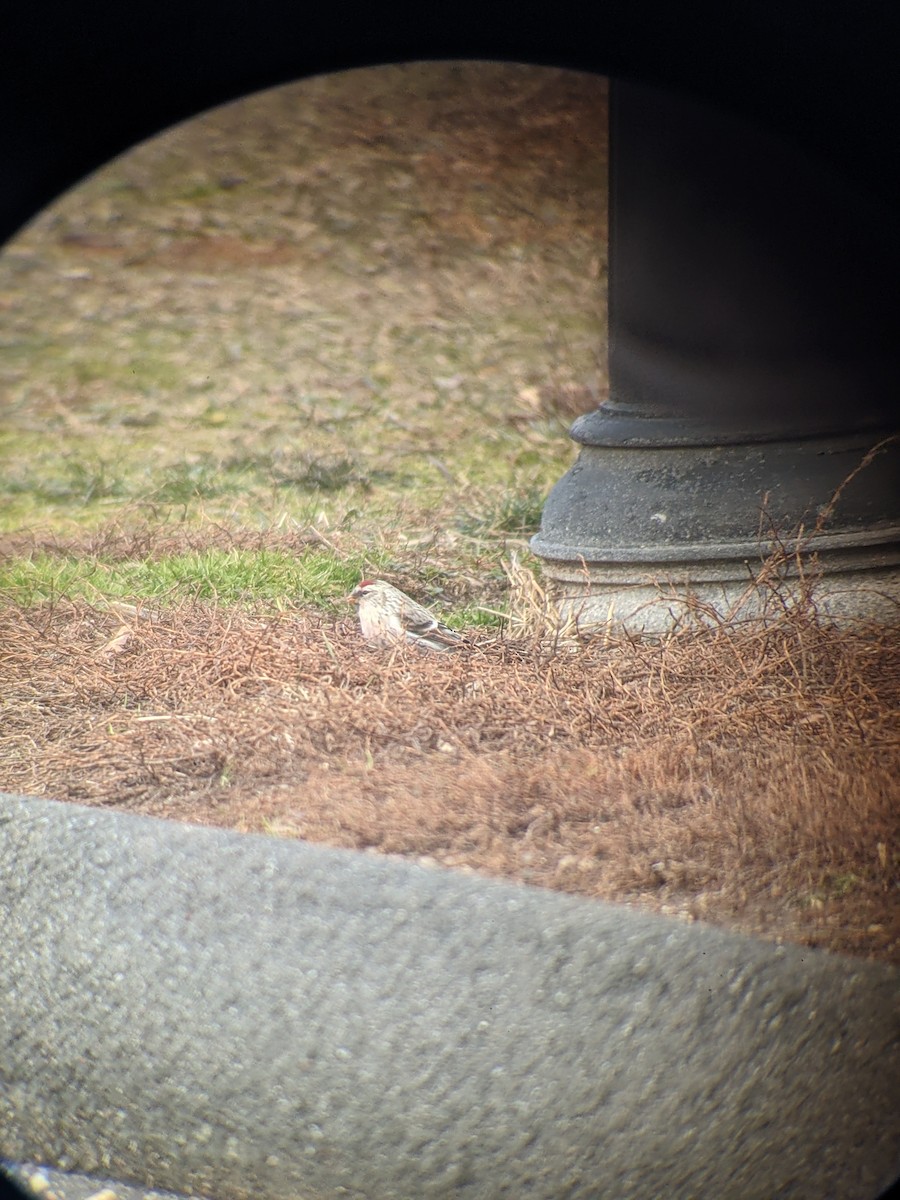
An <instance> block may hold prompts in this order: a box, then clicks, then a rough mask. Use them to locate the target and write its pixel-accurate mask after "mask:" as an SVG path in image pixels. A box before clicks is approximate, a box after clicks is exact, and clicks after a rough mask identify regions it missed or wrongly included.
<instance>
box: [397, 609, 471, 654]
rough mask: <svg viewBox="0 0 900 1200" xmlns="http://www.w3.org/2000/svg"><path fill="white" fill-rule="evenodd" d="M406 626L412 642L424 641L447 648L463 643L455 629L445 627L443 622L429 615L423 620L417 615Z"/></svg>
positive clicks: (407, 634)
mask: <svg viewBox="0 0 900 1200" xmlns="http://www.w3.org/2000/svg"><path fill="white" fill-rule="evenodd" d="M405 625H406V636H407V637H408V638H409V639H410V640H411V641H416V640H422V641H429V642H435V643H437V644H438V645H446V646H453V645H456V643H457V642H461V641H462V636H461V635H460V634H458V633H457V632H456V630H455V629H451V628H450V626H449V625H445V624H444V623H443V621H439V620H438V619H437V617H432V616H431V615H430V614H428V613H426V614H425V615H424V616H423V617H421V618H420V617H419V616H418V614H416V616H414V617H412V618H410V619H409V620H407V621H406V622H405Z"/></svg>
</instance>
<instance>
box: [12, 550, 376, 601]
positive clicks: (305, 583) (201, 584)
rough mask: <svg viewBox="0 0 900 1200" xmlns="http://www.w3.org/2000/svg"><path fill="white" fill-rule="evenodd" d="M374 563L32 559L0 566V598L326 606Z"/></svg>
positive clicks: (259, 557)
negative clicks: (190, 600)
mask: <svg viewBox="0 0 900 1200" xmlns="http://www.w3.org/2000/svg"><path fill="white" fill-rule="evenodd" d="M374 565H377V556H376V557H375V560H374V561H373V557H372V556H371V555H366V556H363V555H361V554H357V555H347V556H343V557H339V556H337V555H335V554H334V553H332V552H331V551H329V550H309V551H307V552H306V553H305V554H302V555H294V554H289V553H286V552H284V551H278V550H204V551H200V552H195V553H187V554H178V555H171V556H168V557H162V558H160V559H159V560H156V561H136V560H126V561H124V562H114V563H113V562H104V561H102V560H99V559H73V558H59V557H55V556H51V555H36V556H34V557H33V558H29V559H24V558H14V559H10V560H7V561H6V562H3V563H0V595H3V596H7V597H9V598H11V599H13V600H14V601H15V602H16V603H18V604H21V605H32V604H36V603H39V602H41V601H47V600H58V599H60V598H62V597H67V598H69V599H76V598H81V599H86V600H88V601H90V602H92V603H96V602H97V601H98V600H113V599H115V600H130V601H134V600H138V599H148V598H153V599H155V600H159V601H164V602H169V603H174V602H177V601H179V600H184V599H200V600H214V601H217V602H222V603H225V604H258V603H260V602H267V603H270V604H274V605H276V606H277V607H283V606H288V607H289V606H290V605H291V604H293V603H296V604H308V605H312V606H314V607H318V608H323V609H326V610H327V609H331V608H333V607H334V606H335V605H336V604H337V602H338V601H339V600H340V599H341V598H342V597H343V596H345V595H346V594H347V593H348V592H349V591H350V589H351V588H352V587H353V586H354V585H355V584H356V583H357V582H358V580H359V578H360V575H362V574H365V573H366V572H367V571H371V570H372V569H373V566H374Z"/></svg>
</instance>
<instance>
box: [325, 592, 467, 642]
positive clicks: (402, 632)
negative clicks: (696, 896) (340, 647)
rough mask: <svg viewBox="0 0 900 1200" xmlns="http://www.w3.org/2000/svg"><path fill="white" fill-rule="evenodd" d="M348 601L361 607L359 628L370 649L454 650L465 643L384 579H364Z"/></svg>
mask: <svg viewBox="0 0 900 1200" xmlns="http://www.w3.org/2000/svg"><path fill="white" fill-rule="evenodd" d="M347 599H348V600H349V601H351V602H352V603H353V604H356V605H358V607H359V626H360V629H361V630H362V635H363V637H364V638H365V639H366V641H367V642H368V643H369V645H370V646H380V647H382V648H385V647H388V646H395V645H397V644H398V643H401V642H407V643H411V644H412V645H414V646H416V647H417V648H418V649H420V650H455V649H456V648H457V647H458V646H459V645H460V644H461V643H462V640H463V639H462V637H461V635H460V634H458V633H457V632H456V630H454V629H450V628H449V627H448V626H447V625H445V624H444V623H443V622H442V621H439V620H438V619H437V617H436V616H434V615H433V613H430V612H429V611H428V609H427V608H423V607H422V605H421V604H417V603H416V601H415V600H413V599H412V597H411V596H407V595H406V593H405V592H401V591H400V589H399V588H395V587H393V586H392V585H391V584H390V583H386V582H385V581H384V580H383V579H364V580H363V581H362V582H361V583H360V584H358V585H357V586H356V587H355V588H354V589H353V591H352V592H351V593H350V595H349V596H348V597H347Z"/></svg>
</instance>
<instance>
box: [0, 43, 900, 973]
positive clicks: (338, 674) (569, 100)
mask: <svg viewBox="0 0 900 1200" xmlns="http://www.w3.org/2000/svg"><path fill="white" fill-rule="evenodd" d="M385 80H387V82H385ZM391 81H393V82H391ZM413 87H414V88H415V89H417V90H415V94H414V95H413V94H412V92H411V91H410V89H412V88H413ZM310 88H311V91H310V92H309V96H310V97H311V98H312V99H311V101H310V105H309V107H308V113H307V116H306V117H305V118H304V119H303V120H300V121H299V124H298V112H300V113H301V115H302V112H304V111H306V110H302V109H301V108H298V105H297V101H296V94H295V93H293V92H291V91H290V89H286V90H285V91H284V92H280V93H272V94H270V96H269V97H268V98H266V97H263V98H259V97H258V98H255V99H254V101H253V103H252V105H251V106H250V107H249V108H247V109H243V110H241V109H239V108H232V109H228V110H221V112H219V113H217V114H211V115H210V116H209V117H207V118H205V120H204V122H201V123H197V124H195V125H187V126H184V127H182V128H181V129H180V130H178V131H175V133H174V134H173V135H172V138H171V140H170V141H168V142H166V143H165V144H163V143H156V144H150V145H148V146H146V147H143V148H141V149H140V150H139V151H138V152H136V154H135V156H134V157H133V158H130V159H128V160H123V162H122V163H121V164H119V165H118V166H115V167H113V168H110V169H109V171H107V172H106V173H104V174H101V176H99V177H97V179H96V180H94V181H93V182H92V183H90V184H89V185H86V190H85V192H84V195H83V197H82V198H81V199H79V197H78V196H77V195H76V194H73V195H72V196H69V197H67V198H65V200H64V201H63V202H62V203H61V205H60V206H59V207H58V208H57V209H56V210H54V211H53V212H50V213H48V214H45V215H44V216H43V217H41V218H40V219H39V221H38V222H37V223H36V224H35V226H34V228H33V229H32V230H30V231H27V233H26V235H25V236H24V238H23V239H21V240H20V241H19V242H18V243H17V244H15V245H14V246H12V247H11V248H10V252H9V254H8V255H7V256H6V258H5V260H4V261H3V262H0V309H3V310H4V317H5V318H6V319H8V323H7V326H6V328H7V334H6V342H5V351H6V352H7V356H6V360H5V365H4V366H3V367H2V368H0V380H2V383H3V386H4V399H5V409H4V415H5V417H6V418H7V420H6V427H5V431H4V439H3V440H2V442H0V450H2V451H3V453H4V454H5V455H6V460H5V468H4V469H5V480H6V482H5V483H3V482H2V481H0V491H2V489H3V488H4V487H5V488H6V489H7V492H8V494H7V495H6V496H5V500H6V501H7V502H8V504H9V505H10V506H11V507H10V511H14V512H15V513H16V514H18V515H17V516H16V517H15V520H14V521H13V520H10V521H7V522H6V524H5V525H4V529H5V533H4V534H3V537H2V544H0V559H4V560H6V561H7V562H14V561H20V560H21V561H26V562H27V561H28V560H29V559H30V558H31V557H37V556H38V555H49V556H50V557H51V558H52V559H54V561H59V563H60V564H63V563H66V562H86V561H97V562H103V563H108V564H109V563H111V564H116V563H121V562H146V561H151V560H152V561H161V560H164V559H165V558H166V556H170V555H173V554H177V553H179V552H183V551H185V550H186V549H197V548H203V547H209V546H219V547H226V548H227V547H231V546H240V547H246V548H249V549H260V550H264V549H271V548H279V549H286V550H287V551H289V552H290V553H292V554H294V555H296V559H297V562H298V564H300V565H302V563H303V560H304V556H305V555H307V554H308V553H309V552H310V547H311V546H314V547H315V548H316V550H317V551H319V552H321V550H322V547H323V545H324V546H326V547H328V548H329V550H330V552H332V551H333V553H334V554H335V555H336V556H337V557H339V558H340V557H341V556H342V555H346V554H349V553H350V552H351V551H352V552H353V553H354V554H362V553H368V552H370V551H371V550H372V548H373V547H374V548H376V549H378V550H379V552H380V553H381V554H382V557H383V558H385V557H387V558H389V560H390V562H391V564H392V569H391V570H390V571H388V574H389V576H390V578H391V579H392V581H393V582H396V583H398V584H399V585H400V586H402V587H404V588H405V589H406V590H408V591H412V592H414V593H415V594H416V595H417V598H419V599H421V600H423V601H426V602H428V603H431V602H432V601H433V600H434V598H435V589H434V587H432V585H435V586H436V585H438V584H439V585H440V586H439V588H437V592H439V594H440V596H441V598H442V602H443V605H444V606H445V608H453V607H462V606H466V605H470V606H474V605H478V604H482V605H484V604H487V605H492V606H497V605H499V604H501V603H503V602H504V600H505V599H507V598H508V597H507V595H506V593H507V591H508V587H507V581H506V580H505V578H504V576H503V573H502V571H500V569H499V566H498V564H499V563H500V561H501V558H502V557H503V556H504V555H506V554H507V553H508V551H509V548H510V546H517V547H518V548H519V550H520V551H521V550H522V547H523V546H524V545H525V544H526V543H525V542H524V534H527V532H528V530H527V528H520V527H519V526H518V525H515V524H514V523H512V521H511V518H510V512H509V509H508V508H504V507H503V505H504V504H505V501H506V498H508V497H510V496H512V497H519V496H522V495H526V494H528V491H529V489H535V488H537V489H544V490H545V489H546V487H547V486H549V483H550V482H552V481H553V480H554V479H555V478H558V477H559V475H560V474H561V473H562V471H563V470H564V469H565V465H566V463H567V461H569V459H570V456H571V452H572V451H571V445H570V444H569V443H567V442H566V441H565V437H564V433H563V431H564V428H565V423H566V421H567V420H568V419H569V418H570V417H571V416H574V415H575V414H577V413H578V412H579V411H584V410H586V409H588V408H591V407H593V406H594V405H595V404H596V402H597V400H598V398H600V397H601V396H602V391H603V385H604V381H605V366H604V360H603V354H602V352H601V351H600V344H601V342H602V332H603V330H602V325H603V320H604V319H605V308H604V304H605V298H604V297H603V278H604V273H605V262H604V261H603V258H602V254H601V255H599V256H598V253H597V252H598V248H602V246H603V241H604V237H605V214H604V213H602V212H600V211H599V209H598V207H597V204H596V198H597V195H598V194H599V193H600V192H601V191H602V190H603V189H604V188H605V157H604V155H605V141H604V137H605V123H604V121H605V118H604V113H603V110H602V104H601V102H605V90H604V85H603V82H602V81H598V80H593V81H588V83H587V84H586V83H585V81H584V80H583V79H582V80H580V81H579V80H578V79H573V78H571V77H569V76H567V74H566V73H564V72H550V73H545V74H542V73H538V75H537V76H535V75H533V74H527V73H522V72H521V70H520V69H514V68H504V70H503V72H501V73H500V74H494V75H492V76H491V75H489V74H488V75H480V74H478V72H474V73H473V69H472V67H471V66H470V67H467V68H459V67H449V66H445V67H442V68H440V69H438V68H437V67H435V68H434V73H433V75H432V74H429V72H428V71H424V70H423V69H422V68H409V69H397V71H395V73H394V74H392V75H389V76H385V77H383V78H380V79H376V78H375V77H374V76H371V77H370V76H368V75H367V77H366V79H363V80H361V81H359V82H358V86H357V92H356V94H355V95H354V97H351V99H349V100H348V99H347V97H346V96H345V95H344V94H343V93H342V92H341V90H340V87H339V85H338V84H337V83H336V82H335V81H334V80H328V79H325V80H319V81H312V83H311V84H310ZM398 88H399V91H398ZM404 89H405V91H404ZM292 97H293V98H292ZM398 97H399V99H398ZM404 97H405V99H404ZM404 118H407V119H406V120H404ZM410 130H412V132H410ZM411 137H412V139H413V143H414V145H413V152H411V151H410V141H409V139H410V138H411ZM336 164H338V165H336ZM326 193H327V195H326ZM323 197H324V198H323ZM585 314H587V316H585ZM303 439H305V440H303ZM301 440H302V441H303V453H302V455H300V453H299V451H298V450H297V446H298V443H299V442H300V441H301ZM60 444H65V446H66V450H65V453H64V455H61V454H60V452H59V450H58V449H57V447H58V446H59V445H60ZM560 447H562V448H561V449H560ZM114 451H115V452H116V453H117V454H118V455H119V457H118V458H114V457H113V452H114ZM292 456H293V457H292ZM454 456H455V457H454ZM567 456H568V457H567ZM335 463H337V464H338V466H339V467H341V470H340V471H338V470H337V469H336V468H335V467H334V464H335ZM323 464H325V465H323ZM329 464H330V465H329ZM344 467H346V470H344ZM301 468H302V469H301ZM312 468H315V470H313V469H312ZM326 468H327V469H326ZM329 472H330V474H329ZM298 480H299V481H300V482H299V483H298V482H297V481H298ZM476 506H480V507H478V508H477V511H476ZM397 513H400V514H401V517H402V519H396V518H395V517H392V516H391V514H397ZM173 514H174V515H173ZM310 514H312V516H311V515H310ZM322 514H324V516H323V515H322ZM513 515H515V514H513ZM516 520H518V517H516ZM310 521H312V522H314V523H315V522H318V524H316V525H315V529H313V528H312V526H311V525H310V524H309V522H310ZM392 521H393V522H394V523H393V524H392ZM511 529H512V530H514V535H513V534H511V533H510V530H511ZM423 580H428V581H429V588H428V590H427V591H423V590H421V588H422V585H423ZM417 588H419V589H420V590H419V591H417ZM279 609H280V611H279ZM468 637H469V645H468V646H467V647H466V648H465V649H463V650H462V651H460V652H459V653H458V654H454V655H443V656H433V657H428V656H424V655H418V654H416V653H415V652H414V651H408V652H397V653H396V654H393V655H392V654H388V653H385V652H376V651H372V650H369V649H368V648H366V647H365V646H364V644H363V643H362V641H361V639H360V636H359V632H358V629H357V627H356V624H355V622H354V620H353V617H352V615H351V613H350V612H349V610H348V611H347V612H346V613H345V612H344V611H343V610H342V611H341V612H339V613H337V614H336V613H335V612H334V610H333V609H332V608H330V607H329V604H328V603H325V602H324V601H323V603H321V604H315V605H314V604H306V605H303V604H299V603H297V602H296V600H295V599H294V598H292V597H291V596H290V595H286V596H285V597H284V602H283V603H282V604H281V605H279V606H275V607H274V608H273V606H272V605H271V604H269V605H266V604H263V603H261V602H260V603H256V604H253V603H249V604H243V605H241V606H235V605H228V604H225V603H215V602H206V601H201V600H199V599H196V598H194V599H183V600H179V601H178V602H176V603H174V604H172V603H168V604H165V603H162V604H160V605H159V606H158V607H157V603H156V602H155V601H151V600H150V599H149V598H148V597H142V596H141V595H140V594H134V595H128V596H127V597H125V602H123V603H119V604H116V603H115V602H114V601H113V600H112V599H111V598H110V597H109V596H106V597H104V596H101V595H98V596H96V597H93V598H77V597H76V598H71V597H69V598H66V596H64V595H61V596H58V597H57V598H55V599H53V600H51V601H49V602H46V603H33V602H31V601H29V602H28V603H24V602H23V601H22V600H21V598H20V597H19V596H18V593H16V592H15V589H13V588H10V589H9V590H8V592H7V594H6V595H3V594H0V788H3V789H4V790H20V791H24V792H28V793H33V794H38V795H46V796H53V797H57V798H59V799H60V800H63V801H74V802H78V803H87V804H94V805H103V806H109V807H118V808H122V809H126V810H128V811H135V812H142V813H147V814H152V815H155V816H158V817H163V818H167V819H173V820H182V821H189V822H195V823H199V824H207V825H219V826H224V827H229V828H233V829H237V830H242V831H253V832H263V833H268V834H270V835H273V836H283V837H295V838H305V839H308V840H310V841H317V842H324V843H328V844H330V845H335V846H344V847H352V848H355V849H358V850H365V851H371V852H373V853H381V854H396V855H401V856H403V857H406V858H413V859H416V860H419V861H426V862H429V863H432V864H435V866H436V867H440V868H447V869H454V870H463V871H476V872H483V873H485V874H488V875H495V876H497V875H499V876H504V877H506V878H509V879H513V880H517V881H519V882H522V883H527V884H531V885H536V886H541V887H549V888H555V889H558V890H562V891H566V892H571V893H577V894H580V895H583V896H587V897H594V898H602V899H606V900H612V901H616V902H618V903H622V904H629V905H635V906H640V907H642V908H645V909H649V910H653V911H657V912H661V913H664V914H668V915H670V916H672V917H673V918H677V919H684V920H703V921H709V922H713V923H715V924H719V925H723V926H727V927H730V928H735V929H740V930H743V931H745V932H748V933H753V934H758V935H760V936H763V937H767V938H772V939H779V940H780V939H787V940H792V941H796V942H800V943H802V944H805V945H809V946H821V947H824V948H827V949H830V950H835V951H841V952H845V953H849V954H855V955H861V956H865V957H873V958H878V959H882V960H886V961H895V962H900V833H898V817H897V802H898V794H900V789H898V783H897V781H898V779H900V630H898V629H896V628H893V629H891V628H884V627H875V626H861V627H860V628H858V629H850V630H837V629H835V628H833V627H831V626H829V625H828V624H827V623H821V622H819V621H818V619H817V618H816V614H815V610H814V608H813V607H807V608H805V609H802V610H801V611H799V612H798V613H795V614H793V615H792V614H790V613H785V612H784V611H781V612H780V613H778V612H776V613H775V615H773V616H772V617H771V618H770V619H768V620H767V621H762V622H756V623H747V624H743V625H741V624H738V625H735V626H734V627H732V628H730V629H725V628H723V627H720V626H716V625H715V624H714V623H713V624H712V625H710V626H709V627H707V628H698V629H695V630H693V631H691V630H687V629H685V630H682V631H680V632H678V633H676V634H674V635H672V637H670V638H668V639H666V640H664V641H659V642H641V641H632V640H629V639H627V638H623V639H611V638H598V639H596V640H594V641H590V642H588V643H586V644H569V643H567V642H562V643H560V644H556V645H553V644H552V643H548V641H547V639H541V638H539V637H538V636H537V634H536V633H534V632H532V634H528V632H527V630H520V636H519V635H517V636H516V637H513V636H510V635H509V633H508V632H504V628H503V627H501V628H480V629H476V628H472V629H470V630H469V633H468Z"/></svg>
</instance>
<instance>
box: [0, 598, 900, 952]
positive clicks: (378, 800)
mask: <svg viewBox="0 0 900 1200" xmlns="http://www.w3.org/2000/svg"><path fill="white" fill-rule="evenodd" d="M0 646H2V654H0V663H2V666H0V695H2V697H3V700H2V708H0V712H2V726H0V786H2V787H3V788H4V789H7V790H12V789H15V790H21V791H24V792H30V793H36V794H45V795H51V796H56V797H58V798H60V799H63V800H72V801H78V802H81V803H88V804H98V805H109V806H115V807H118V808H123V809H128V810H131V811H139V812H144V813H151V814H155V815H158V816H165V817H169V818H174V819H179V820H186V821H193V822H198V823H204V824H215V825H223V826H230V827H234V828H237V829H241V830H255V831H268V832H271V833H274V834H280V835H284V836H295V837H303V838H306V839H309V840H311V841H319V842H326V843H329V844H332V845H338V846H346V847H353V848H357V849H366V848H371V849H373V850H377V851H380V852H383V853H392V854H401V855H405V856H414V857H416V858H419V859H424V860H426V861H432V862H435V863H440V864H443V865H445V866H452V867H455V868H457V869H460V868H462V869H473V870H478V871H484V872H487V873H491V874H498V875H504V876H508V877H511V878H514V879H518V880H523V881H527V882H529V883H532V884H537V885H541V886H548V887H553V888H558V889H561V890H564V891H569V892H576V893H581V894H583V895H587V896H594V897H603V898H606V899H615V900H618V901H624V902H632V903H636V904H641V905H644V906H646V907H650V908H655V909H657V910H661V911H668V912H673V913H679V914H681V915H684V916H686V917H689V918H692V917H699V918H703V919H707V920H712V921H716V922H719V923H722V924H727V925H733V926H737V927H739V928H743V929H746V930H748V931H753V932H759V933H763V934H766V935H769V936H774V937H788V938H793V939H796V940H800V941H803V942H806V943H809V944H821V945H825V946H828V947H831V948H833V949H841V950H845V951H849V952H855V953H862V954H871V955H876V956H878V957H883V958H893V959H900V913H898V904H897V899H898V872H897V866H898V863H900V844H898V837H897V818H896V798H897V784H896V780H897V777H898V768H900V723H898V720H897V713H898V700H900V642H898V639H897V630H891V629H886V628H884V627H875V626H869V627H863V626H858V627H856V628H854V629H837V628H835V627H833V626H829V625H827V624H824V623H822V622H820V621H818V620H817V619H816V618H815V615H814V614H811V613H809V612H807V613H805V614H804V613H802V612H794V613H784V614H783V616H782V617H781V618H780V619H779V620H773V621H769V622H768V623H762V622H757V623H755V624H754V623H752V622H748V623H746V624H744V625H742V626H737V627H735V628H731V629H728V628H726V627H724V626H716V627H713V628H702V627H697V628H694V629H692V630H691V629H684V630H682V631H680V632H678V633H676V634H673V635H672V636H670V637H668V638H666V639H663V640H660V641H657V642H646V641H643V642H639V641H631V640H629V639H627V638H622V639H618V640H613V639H610V638H609V637H606V638H604V639H598V640H595V641H593V642H588V643H586V644H584V645H579V644H578V643H577V642H575V641H574V640H572V641H566V640H561V639H557V640H556V642H555V643H554V644H552V645H548V642H547V640H546V638H544V639H538V638H532V639H531V640H528V639H526V638H519V639H518V640H516V639H513V638H511V637H509V636H508V635H507V636H506V637H498V636H497V635H495V634H493V633H491V634H490V635H488V634H486V633H473V634H472V636H471V645H470V646H469V647H468V648H467V649H466V650H464V651H463V652H461V653H459V654H457V655H453V656H433V657H431V656H424V655H420V654H417V653H416V652H415V651H412V650H410V651H405V650H404V651H398V652H395V653H394V654H393V655H390V654H388V655H385V654H383V653H376V652H374V651H371V650H369V649H367V648H366V647H365V646H364V645H363V644H362V643H361V642H360V639H359V635H358V631H357V630H356V628H355V625H354V623H353V622H352V621H351V620H350V619H349V618H341V619H330V618H327V617H324V616H316V615H311V614H309V613H301V614H296V615H291V614H279V615H276V616H260V615H248V614H245V613H238V612H236V611H234V610H227V611H226V610H217V609H216V608H215V607H212V606H204V605H202V604H200V603H197V602H190V603H184V604H183V605H182V606H180V607H175V608H169V609H164V610H161V611H153V610H151V609H143V610H142V609H136V608H133V607H129V606H127V605H119V606H115V605H113V606H110V607H109V608H106V609H99V608H96V607H90V606H88V605H86V604H82V603H71V602H68V601H66V602H63V601H60V602H58V603H56V604H55V605H46V606H43V607H38V608H34V609H27V610H26V609H21V608H19V607H15V606H11V605H10V606H6V607H4V608H3V609H2V610H0Z"/></svg>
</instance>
